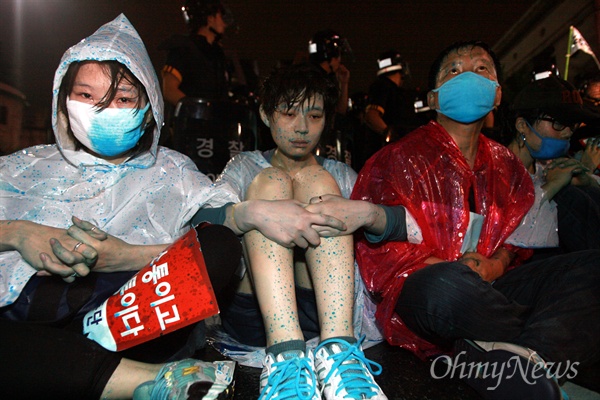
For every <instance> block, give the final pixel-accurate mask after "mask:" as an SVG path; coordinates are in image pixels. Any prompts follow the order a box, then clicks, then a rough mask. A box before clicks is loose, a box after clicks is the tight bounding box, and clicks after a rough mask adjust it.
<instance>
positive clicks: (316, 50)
mask: <svg viewBox="0 0 600 400" xmlns="http://www.w3.org/2000/svg"><path fill="white" fill-rule="evenodd" d="M342 57H343V58H348V59H350V60H352V58H353V54H352V49H351V48H350V45H349V44H348V40H346V38H343V37H342V36H341V35H340V34H339V33H338V32H336V31H334V30H332V29H325V30H321V31H318V32H317V33H315V34H314V36H313V37H312V39H311V40H310V41H309V42H308V59H309V61H310V62H311V63H312V64H314V65H317V66H319V67H320V68H321V70H322V71H323V73H324V74H326V75H327V76H329V78H330V79H331V80H333V81H334V82H335V83H336V84H337V85H338V87H339V90H340V97H339V99H338V102H337V106H336V108H335V112H336V115H335V119H334V122H333V129H332V130H330V132H325V133H324V134H323V136H322V137H321V144H320V145H319V148H318V150H317V151H318V152H321V151H322V152H323V153H320V154H319V155H321V156H323V157H327V158H332V159H336V160H338V161H342V162H345V163H346V164H351V155H350V147H351V146H350V145H349V142H350V141H351V138H350V137H348V136H347V135H345V134H344V132H346V131H347V125H348V124H349V121H348V120H347V119H346V115H347V113H348V104H349V101H348V98H349V93H348V87H349V82H350V71H349V70H348V68H346V66H345V65H344V64H343V63H342Z"/></svg>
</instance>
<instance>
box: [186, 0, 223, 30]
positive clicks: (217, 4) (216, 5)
mask: <svg viewBox="0 0 600 400" xmlns="http://www.w3.org/2000/svg"><path fill="white" fill-rule="evenodd" d="M219 11H220V12H221V15H222V16H223V22H225V23H226V24H227V25H229V26H231V25H233V23H234V20H233V13H232V12H231V10H230V9H229V7H227V6H226V5H225V4H223V2H222V1H221V0H186V1H185V5H184V6H183V7H181V12H182V13H183V19H184V20H185V23H186V24H187V26H188V29H189V30H190V31H191V32H195V31H197V30H198V29H199V28H200V27H203V26H206V24H207V23H208V22H207V19H208V17H209V16H211V15H215V14H216V13H218V12H219Z"/></svg>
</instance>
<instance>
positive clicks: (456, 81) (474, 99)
mask: <svg viewBox="0 0 600 400" xmlns="http://www.w3.org/2000/svg"><path fill="white" fill-rule="evenodd" d="M498 86H499V85H498V82H494V81H492V80H490V79H487V78H484V77H483V76H481V75H477V74H476V73H474V72H463V73H462V74H460V75H458V76H457V77H455V78H452V79H450V80H449V81H446V82H445V83H444V84H443V85H442V86H440V87H439V88H437V89H434V90H432V91H433V92H436V93H438V103H439V106H440V108H439V110H438V111H439V112H440V113H442V114H444V115H445V116H447V117H448V118H452V119H453V120H455V121H458V122H462V123H464V124H470V123H471V122H475V121H477V120H479V119H481V118H483V117H485V116H486V115H487V114H488V113H489V112H490V111H492V110H493V109H494V101H495V100H496V88H497V87H498Z"/></svg>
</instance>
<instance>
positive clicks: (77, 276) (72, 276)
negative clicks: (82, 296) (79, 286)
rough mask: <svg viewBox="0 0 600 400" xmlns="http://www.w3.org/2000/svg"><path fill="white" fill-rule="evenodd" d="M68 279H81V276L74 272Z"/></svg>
mask: <svg viewBox="0 0 600 400" xmlns="http://www.w3.org/2000/svg"><path fill="white" fill-rule="evenodd" d="M67 278H79V274H78V273H77V272H73V273H72V274H71V275H69V276H67Z"/></svg>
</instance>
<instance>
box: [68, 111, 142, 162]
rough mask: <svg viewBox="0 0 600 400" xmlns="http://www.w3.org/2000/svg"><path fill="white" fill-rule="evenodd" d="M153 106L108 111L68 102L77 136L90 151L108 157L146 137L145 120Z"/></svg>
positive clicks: (72, 126)
mask: <svg viewBox="0 0 600 400" xmlns="http://www.w3.org/2000/svg"><path fill="white" fill-rule="evenodd" d="M149 107H150V103H148V104H147V105H146V107H144V108H143V109H141V110H138V109H135V108H105V109H104V110H102V111H100V112H97V111H98V110H97V109H96V108H95V107H94V106H93V105H91V104H86V103H82V102H80V101H75V100H67V110H68V111H69V122H70V125H71V130H72V131H73V134H74V135H75V137H76V138H77V140H79V141H80V142H81V144H83V145H84V146H85V147H87V148H88V149H90V150H92V151H93V152H94V153H97V154H99V155H101V156H104V157H114V156H117V155H119V154H123V153H125V152H127V151H129V150H131V149H132V148H134V147H135V146H136V145H137V143H138V142H139V140H140V138H141V137H142V135H143V134H144V125H145V124H144V123H143V122H144V117H145V116H146V111H148V108H149Z"/></svg>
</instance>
